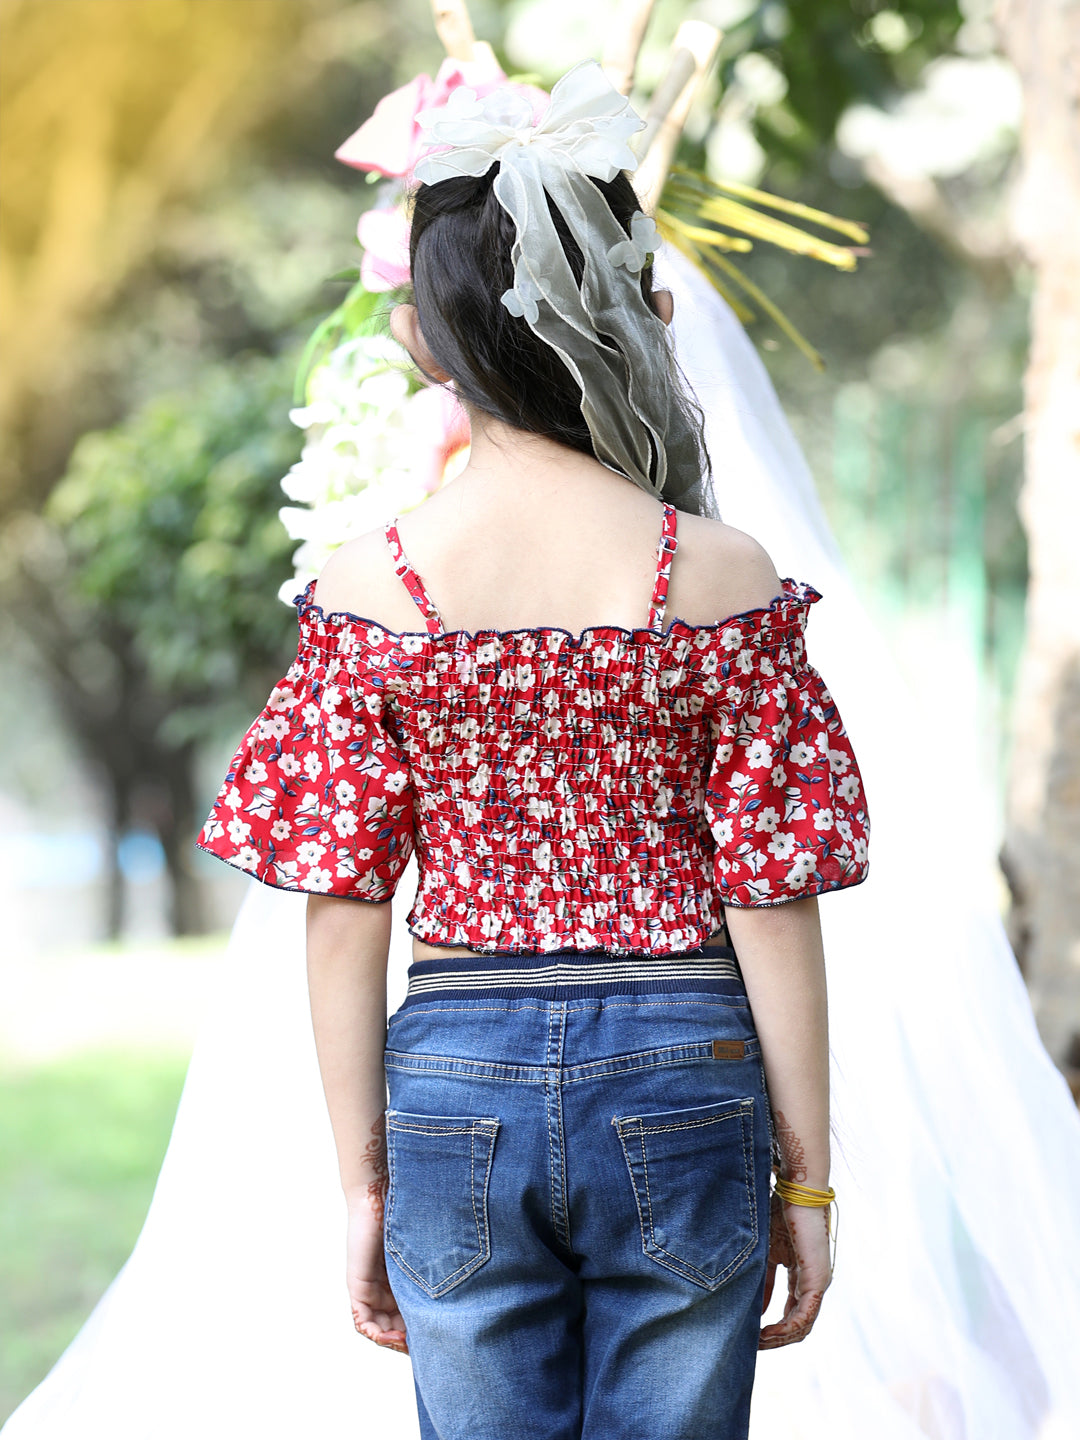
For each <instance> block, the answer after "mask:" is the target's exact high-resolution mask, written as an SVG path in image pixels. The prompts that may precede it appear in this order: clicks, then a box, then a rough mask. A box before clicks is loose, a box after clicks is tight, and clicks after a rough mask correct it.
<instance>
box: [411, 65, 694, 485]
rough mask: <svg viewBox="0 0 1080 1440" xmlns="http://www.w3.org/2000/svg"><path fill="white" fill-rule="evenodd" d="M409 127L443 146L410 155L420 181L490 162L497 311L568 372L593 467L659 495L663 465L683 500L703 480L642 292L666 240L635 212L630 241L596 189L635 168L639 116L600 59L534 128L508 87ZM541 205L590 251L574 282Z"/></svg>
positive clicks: (460, 96) (666, 352)
mask: <svg viewBox="0 0 1080 1440" xmlns="http://www.w3.org/2000/svg"><path fill="white" fill-rule="evenodd" d="M417 120H418V122H419V124H420V125H421V126H422V128H423V129H424V130H425V131H426V133H427V139H428V144H429V145H432V146H445V147H447V148H445V149H440V150H434V151H432V152H431V153H430V154H427V155H424V156H422V157H421V158H420V160H418V161H417V163H416V165H415V166H414V168H413V174H414V175H415V177H416V179H417V180H419V181H421V182H422V183H424V184H428V185H435V184H438V183H439V182H440V181H442V180H448V179H451V178H452V177H454V176H473V177H479V176H481V175H485V174H487V172H488V171H489V170H490V169H491V167H492V166H493V165H495V164H498V166H499V173H498V175H497V176H496V177H495V181H494V184H493V187H492V188H493V190H494V192H495V195H496V198H497V199H498V201H499V204H500V205H502V207H503V209H504V210H506V212H507V213H508V214H509V215H510V216H511V218H512V219H513V221H514V225H515V229H516V238H515V241H514V244H513V248H512V250H511V261H512V264H513V268H514V284H513V286H512V288H511V289H509V290H507V291H506V292H505V293H504V294H503V296H502V297H501V298H502V303H503V305H504V306H505V307H506V309H507V310H508V311H509V313H510V314H511V315H513V316H515V317H517V318H520V319H523V320H524V321H525V323H526V324H527V325H528V326H529V327H530V328H531V329H532V330H533V332H534V333H535V334H536V335H537V336H539V338H540V339H541V340H543V341H544V343H545V344H547V345H550V346H551V347H552V348H553V349H554V350H555V351H556V352H557V353H558V355H559V357H560V359H561V360H562V362H563V364H565V365H566V367H567V369H568V370H569V371H570V372H571V374H572V375H573V377H574V379H575V381H576V382H577V385H578V387H579V389H580V390H581V411H582V415H583V416H584V418H585V422H586V424H587V425H588V427H589V433H590V435H591V437H592V441H593V448H594V450H595V452H596V455H597V457H598V459H599V460H600V461H601V462H602V463H603V464H605V465H607V466H608V468H609V469H612V470H616V471H618V472H619V473H620V474H623V475H627V476H629V478H630V479H632V480H634V481H635V482H636V483H637V484H638V485H640V486H641V487H642V489H644V490H647V491H649V493H650V494H653V495H660V493H661V492H662V491H663V490H664V485H665V481H666V480H667V479H668V474H669V468H670V467H669V459H670V460H672V461H673V462H674V463H676V464H677V465H678V466H679V468H680V471H681V473H680V475H679V478H678V482H677V488H678V489H679V490H685V491H686V492H687V493H689V491H690V490H691V489H693V488H694V487H696V486H697V485H699V483H700V479H701V477H700V453H701V452H700V449H699V437H697V436H695V435H693V434H692V433H691V429H690V425H689V422H688V421H687V418H686V414H685V412H684V410H683V409H682V408H681V407H680V405H679V403H678V399H677V394H676V388H677V382H676V380H675V371H674V360H673V354H672V352H671V349H670V342H669V341H668V338H667V331H666V327H665V326H664V325H663V324H662V323H661V321H660V320H659V319H658V317H657V316H656V314H655V312H654V311H653V309H652V307H651V306H650V305H649V304H648V303H647V302H646V300H645V298H644V296H643V294H642V289H641V280H640V274H641V271H642V269H643V268H644V266H645V265H646V263H647V261H648V257H649V255H650V253H651V252H653V251H655V250H656V249H657V247H658V246H659V243H660V237H659V234H658V232H657V229H656V226H655V224H654V223H653V221H652V220H651V219H649V217H648V216H646V215H645V214H644V213H643V212H642V211H640V210H638V211H636V212H635V213H634V214H633V215H632V217H631V223H630V234H629V236H628V235H627V233H626V231H625V230H624V229H623V227H622V225H621V224H620V223H619V221H618V220H616V218H615V216H614V215H613V214H612V212H611V209H610V207H609V205H608V203H607V200H606V199H605V197H604V195H603V193H602V192H601V191H600V189H599V188H598V186H597V185H596V183H595V182H596V181H597V180H599V181H602V182H610V181H612V180H614V178H615V177H616V175H618V173H619V172H620V171H622V170H627V171H633V170H636V169H637V163H638V162H637V157H636V155H635V154H634V152H633V150H632V149H631V148H630V146H629V144H628V143H627V142H628V140H629V138H630V136H631V135H633V134H634V133H635V132H636V131H638V130H641V129H643V128H644V123H645V122H644V121H643V120H642V119H641V117H640V116H639V115H638V114H637V113H636V112H635V111H634V110H633V108H632V107H631V105H630V102H629V101H628V100H627V99H626V97H625V96H624V95H622V94H620V92H619V91H618V90H616V89H615V87H614V86H613V85H612V84H611V82H610V80H609V79H608V78H607V76H606V75H605V74H604V71H603V70H602V68H601V67H600V66H599V65H598V64H597V63H596V61H595V60H584V61H582V62H581V63H580V64H579V65H575V66H574V68H573V69H572V70H569V71H567V73H566V74H565V75H564V76H563V77H562V78H561V79H560V80H558V81H557V82H556V84H555V85H554V87H553V88H552V91H551V103H550V104H549V106H548V108H547V110H546V111H545V112H544V114H543V115H542V116H541V118H540V119H539V120H538V121H536V122H535V123H534V122H533V111H532V107H531V105H530V104H529V102H528V101H527V100H526V99H525V98H524V96H522V95H520V94H518V93H517V92H516V91H515V90H513V89H512V88H511V87H509V86H500V87H499V88H498V89H496V90H492V91H491V92H490V93H489V94H488V95H486V96H484V97H483V99H480V98H478V97H477V95H476V92H475V91H473V90H470V89H468V88H466V87H464V86H462V87H459V88H458V89H456V90H455V91H453V93H452V94H451V96H450V98H449V100H448V102H447V104H446V105H443V106H440V107H439V108H438V109H434V110H425V111H422V112H421V113H420V114H419V115H418V116H417ZM548 200H550V201H551V202H552V204H554V206H555V208H556V209H557V210H558V212H559V214H560V215H561V216H562V218H563V220H564V221H565V222H566V225H567V227H568V228H569V230H570V233H571V234H572V235H573V237H574V240H575V241H576V243H577V245H578V248H579V249H580V251H581V254H582V256H583V257H584V265H583V274H582V276H581V280H580V281H578V280H577V279H576V278H575V275H574V272H573V270H572V269H571V266H570V263H569V261H568V259H567V256H566V252H565V251H564V249H563V244H562V241H561V239H560V238H559V233H558V231H557V230H556V228H555V224H554V221H553V220H552V216H551V211H550V209H549V206H548V203H547V202H548ZM669 490H670V487H669ZM676 498H677V497H676Z"/></svg>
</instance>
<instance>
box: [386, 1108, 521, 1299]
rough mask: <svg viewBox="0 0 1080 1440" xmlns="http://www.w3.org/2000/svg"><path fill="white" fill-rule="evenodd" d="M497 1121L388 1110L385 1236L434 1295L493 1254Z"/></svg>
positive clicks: (414, 1276) (391, 1248)
mask: <svg viewBox="0 0 1080 1440" xmlns="http://www.w3.org/2000/svg"><path fill="white" fill-rule="evenodd" d="M499 1123H500V1122H499V1121H498V1120H497V1119H495V1118H494V1117H492V1116H483V1117H479V1118H478V1117H474V1116H460V1115H412V1114H409V1113H408V1112H407V1111H405V1110H388V1111H387V1112H386V1154H387V1161H388V1164H389V1171H390V1184H389V1191H388V1194H387V1200H386V1221H385V1226H384V1237H383V1238H384V1240H385V1244H386V1249H387V1250H388V1251H389V1253H390V1254H391V1255H393V1257H394V1259H395V1260H396V1261H397V1262H398V1264H399V1265H400V1266H401V1268H402V1269H403V1270H404V1271H405V1273H406V1274H407V1275H409V1276H410V1278H411V1279H413V1280H414V1281H415V1282H416V1284H417V1285H419V1286H420V1288H421V1289H422V1290H424V1291H425V1292H426V1293H427V1294H428V1295H430V1296H432V1298H437V1297H438V1296H440V1295H445V1294H446V1292H447V1291H448V1290H452V1289H453V1288H454V1286H455V1285H460V1284H461V1282H462V1281H463V1280H465V1279H466V1278H467V1277H468V1276H469V1275H471V1274H472V1273H473V1271H474V1270H478V1269H479V1268H480V1266H481V1265H483V1263H484V1262H485V1260H487V1259H488V1258H489V1257H490V1255H491V1236H490V1233H489V1230H488V1203H487V1201H488V1182H489V1178H490V1175H491V1162H492V1157H493V1156H494V1153H495V1136H496V1134H497V1133H498V1130H499Z"/></svg>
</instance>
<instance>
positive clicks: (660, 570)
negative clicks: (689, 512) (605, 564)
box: [649, 501, 679, 630]
mask: <svg viewBox="0 0 1080 1440" xmlns="http://www.w3.org/2000/svg"><path fill="white" fill-rule="evenodd" d="M677 519H678V511H677V510H676V509H675V506H674V505H669V504H668V503H667V501H665V502H664V525H663V529H662V530H661V532H660V543H659V545H657V547H656V552H657V553H656V583H655V584H654V585H653V593H652V605H651V606H650V608H649V629H650V630H662V629H663V628H664V610H665V608H666V606H667V592H668V580H669V579H670V577H671V561H672V557H673V556H674V554H675V551H676V550H677V549H678V548H679V537H678V536H677V535H676V533H675V526H676V522H677Z"/></svg>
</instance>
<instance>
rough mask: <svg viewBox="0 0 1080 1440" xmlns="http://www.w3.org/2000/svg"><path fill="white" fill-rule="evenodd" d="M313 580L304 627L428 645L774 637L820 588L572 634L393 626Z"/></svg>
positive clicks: (801, 587) (785, 584) (299, 600)
mask: <svg viewBox="0 0 1080 1440" xmlns="http://www.w3.org/2000/svg"><path fill="white" fill-rule="evenodd" d="M316 583H317V582H316V581H315V580H309V581H308V583H307V585H306V586H305V587H304V589H303V590H302V591H301V593H300V594H299V595H297V596H296V597H295V598H294V600H293V604H294V605H295V606H296V610H297V616H298V619H299V621H300V624H301V626H302V627H303V625H304V624H305V622H306V623H307V624H308V625H309V626H311V625H313V624H314V625H322V626H326V627H336V628H338V629H341V630H345V629H348V628H350V627H352V626H363V628H364V629H365V630H380V631H381V632H382V633H383V634H384V635H386V636H389V637H390V638H391V639H394V640H413V639H417V640H426V641H429V642H430V643H431V644H432V645H439V644H445V643H447V642H452V643H453V644H455V645H459V644H463V643H465V642H466V641H484V640H512V639H514V638H515V637H516V636H519V635H531V636H533V637H537V636H547V635H563V636H565V637H566V639H567V640H568V641H569V642H570V646H571V647H572V648H574V649H580V648H581V647H582V646H584V645H585V643H586V641H587V640H590V639H591V640H594V641H595V640H604V639H610V638H611V637H612V636H616V635H618V636H622V637H623V638H624V639H626V640H629V641H635V640H637V639H638V638H639V636H649V637H651V638H653V639H657V640H670V639H672V638H674V637H679V638H689V637H693V636H695V635H700V634H708V633H709V632H713V633H714V634H715V635H717V636H719V635H720V634H721V632H722V631H724V630H729V629H731V628H732V627H733V626H740V627H744V628H745V627H753V626H754V625H757V626H758V628H759V630H760V632H761V636H762V638H763V639H777V638H781V637H782V636H783V635H784V634H785V633H786V631H787V629H789V628H790V626H791V625H792V624H793V623H795V622H797V621H798V620H799V619H800V618H801V616H802V615H803V614H805V612H806V611H807V610H808V609H809V607H810V606H811V605H813V604H815V603H816V602H817V601H818V600H820V599H821V593H820V591H818V590H815V589H814V587H813V585H810V584H808V583H807V582H806V581H803V580H793V579H791V577H790V576H788V577H786V578H785V579H783V580H781V582H780V593H779V595H776V596H774V597H773V599H772V600H771V601H770V602H769V604H768V605H758V606H756V607H754V608H753V609H750V610H740V611H738V612H737V613H736V614H734V615H728V616H727V617H726V618H725V619H723V620H715V621H709V622H708V623H705V624H692V623H691V622H690V621H689V620H682V619H680V618H679V617H678V616H676V617H674V618H673V619H672V620H671V621H670V622H668V624H667V625H666V626H665V628H664V629H662V630H658V629H651V628H650V627H649V626H647V625H641V626H638V627H636V628H634V629H631V630H628V629H626V627H625V626H622V625H606V624H598V625H587V626H586V627H585V629H584V630H581V631H579V632H578V633H577V634H576V635H575V634H574V633H573V632H572V631H570V630H565V629H563V627H562V626H561V625H522V626H519V627H518V628H517V629H514V630H496V629H494V628H492V629H480V630H475V631H473V630H439V631H433V630H391V629H390V628H389V626H387V625H384V624H383V623H382V621H381V620H374V619H372V618H371V617H370V616H367V615H354V614H353V613H352V611H351V610H331V611H329V612H327V611H324V610H323V608H322V606H321V605H316V603H315V601H314V600H313V599H312V596H313V595H314V593H315V586H316Z"/></svg>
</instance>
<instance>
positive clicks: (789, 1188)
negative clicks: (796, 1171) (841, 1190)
mask: <svg viewBox="0 0 1080 1440" xmlns="http://www.w3.org/2000/svg"><path fill="white" fill-rule="evenodd" d="M776 1193H777V1194H778V1195H779V1196H780V1199H781V1200H790V1201H791V1203H792V1205H831V1204H832V1202H833V1201H834V1200H835V1199H836V1191H835V1190H834V1189H833V1188H832V1186H831V1185H830V1186H829V1188H828V1190H815V1189H814V1188H813V1186H811V1185H800V1184H799V1182H798V1181H797V1180H785V1179H784V1178H783V1176H782V1175H777V1177H776Z"/></svg>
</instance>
